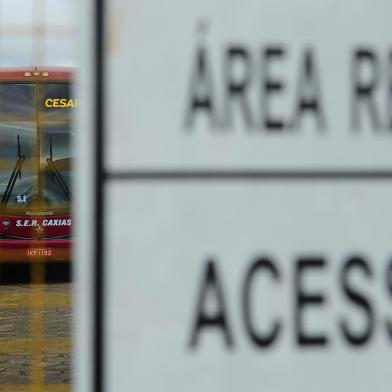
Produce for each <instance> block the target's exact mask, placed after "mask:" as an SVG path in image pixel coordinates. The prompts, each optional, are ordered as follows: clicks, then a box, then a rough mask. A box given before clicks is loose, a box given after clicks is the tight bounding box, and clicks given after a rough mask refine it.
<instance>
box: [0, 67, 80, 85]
mask: <svg viewBox="0 0 392 392" xmlns="http://www.w3.org/2000/svg"><path fill="white" fill-rule="evenodd" d="M74 74H75V68H70V67H19V68H14V67H4V68H3V67H0V82H2V81H17V82H23V81H26V82H31V81H36V80H58V81H71V80H72V79H73V76H74Z"/></svg>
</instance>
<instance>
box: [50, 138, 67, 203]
mask: <svg viewBox="0 0 392 392" xmlns="http://www.w3.org/2000/svg"><path fill="white" fill-rule="evenodd" d="M49 143H50V144H49V149H50V156H49V158H47V159H46V162H48V165H49V167H50V169H51V171H52V179H53V180H54V177H55V178H56V179H57V181H58V182H59V184H60V186H61V189H62V190H63V192H64V194H65V196H66V199H67V200H71V197H72V195H71V191H70V189H69V187H68V185H67V183H66V182H65V181H64V178H63V176H62V175H61V173H60V172H59V170H58V169H57V166H56V164H55V163H54V161H53V149H52V138H50V139H49Z"/></svg>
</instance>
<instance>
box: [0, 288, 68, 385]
mask: <svg viewBox="0 0 392 392" xmlns="http://www.w3.org/2000/svg"><path fill="white" fill-rule="evenodd" d="M71 288H72V284H71V283H61V284H18V285H3V286H0V392H2V391H4V392H12V391H18V392H23V391H37V392H39V391H46V392H49V391H50V392H52V391H53V392H60V391H61V392H62V391H70V390H71V387H70V384H71V380H72V375H71V329H72V328H71V323H72V312H71Z"/></svg>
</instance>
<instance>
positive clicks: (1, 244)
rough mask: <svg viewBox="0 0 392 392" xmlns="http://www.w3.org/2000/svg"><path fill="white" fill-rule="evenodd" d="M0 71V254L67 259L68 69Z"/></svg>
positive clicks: (11, 258) (17, 257) (69, 197)
mask: <svg viewBox="0 0 392 392" xmlns="http://www.w3.org/2000/svg"><path fill="white" fill-rule="evenodd" d="M7 72H8V73H6V72H3V74H2V73H1V71H0V198H1V204H0V258H1V259H2V260H6V261H35V260H50V261H69V260H70V249H71V241H72V240H71V237H72V216H71V200H72V190H71V173H72V172H71V164H72V158H71V139H72V128H71V115H72V111H73V110H74V109H75V108H76V107H77V105H78V102H77V100H76V99H74V98H73V97H72V94H71V84H70V83H71V72H70V71H65V70H62V71H61V72H60V71H53V70H37V69H34V70H31V71H29V70H25V71H23V72H22V71H20V75H19V74H18V73H17V72H16V71H14V73H13V74H14V77H13V78H12V77H11V78H10V77H9V73H10V71H7Z"/></svg>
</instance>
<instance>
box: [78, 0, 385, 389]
mask: <svg viewBox="0 0 392 392" xmlns="http://www.w3.org/2000/svg"><path fill="white" fill-rule="evenodd" d="M107 3H108V4H106V7H107V8H106V9H107V11H108V12H107V26H108V37H107V39H106V40H105V41H104V42H105V48H106V52H105V53H104V57H100V60H101V61H103V62H104V64H105V73H103V74H101V73H100V70H101V68H100V66H99V63H98V67H97V68H95V71H94V74H95V76H96V78H97V79H96V80H97V86H98V88H97V101H96V102H97V106H96V107H95V112H94V110H93V111H92V113H91V112H90V111H87V113H86V114H85V117H84V120H83V119H82V124H83V125H88V126H89V133H88V134H89V135H90V137H94V136H95V133H97V134H98V139H97V141H98V143H96V144H95V147H94V143H91V140H92V139H91V138H90V139H89V138H88V137H86V136H85V135H86V134H85V135H84V136H83V135H81V136H79V137H80V139H79V141H80V145H81V146H82V147H81V152H82V153H83V157H84V158H83V162H81V163H83V165H81V173H82V174H81V175H80V177H79V180H80V181H79V189H80V200H81V202H80V206H86V205H87V200H94V199H95V202H94V203H95V207H96V208H95V207H94V205H93V206H92V207H91V209H90V210H89V213H88V214H87V213H85V212H84V209H83V208H84V207H79V211H80V215H79V219H80V220H81V222H82V221H83V223H80V224H79V227H80V230H79V233H80V245H79V249H78V255H79V258H80V260H79V264H80V265H82V263H83V262H84V263H85V260H86V259H87V260H90V264H89V267H88V268H86V267H83V266H79V267H78V268H79V271H80V272H81V273H82V277H81V282H93V283H92V286H93V288H94V293H95V294H94V298H93V299H94V301H95V302H94V307H93V312H92V315H91V318H89V324H88V328H89V330H88V331H86V329H84V330H83V331H82V332H81V333H80V335H79V337H80V342H81V345H80V347H81V349H80V354H79V355H80V356H79V358H81V359H83V361H82V360H81V361H80V368H79V374H84V371H85V370H87V368H86V364H85V363H86V362H89V360H90V361H91V363H92V365H91V367H92V369H93V371H94V372H93V373H94V377H93V379H92V380H91V385H92V386H91V390H94V392H107V391H132V390H135V391H136V390H141V391H157V390H158V391H170V392H173V391H174V392H177V391H187V392H199V391H222V392H223V391H224V392H230V391H233V392H234V391H238V390H243V391H249V392H253V391H255V392H256V391H271V392H272V391H279V392H281V391H282V392H286V391H305V392H306V391H314V390H317V391H321V392H330V391H332V390H334V391H335V390H337V391H340V390H348V391H355V392H365V391H366V392H368V391H369V390H374V391H380V392H381V391H389V389H390V387H389V385H388V384H389V379H390V362H391V359H392V355H391V353H392V243H391V230H392V229H391V222H392V209H391V207H390V204H391V200H392V149H391V147H392V139H391V137H392V110H391V109H392V57H391V56H392V42H391V41H390V37H391V33H392V28H391V26H390V20H389V19H390V17H389V16H390V13H391V11H392V7H391V4H390V3H389V2H387V1H379V2H378V3H377V4H374V2H371V1H356V2H344V3H342V2H339V1H333V0H329V1H327V0H323V1H310V0H297V1H286V2H283V1H282V2H271V1H267V0H262V1H250V0H249V1H244V0H242V1H237V0H229V1H228V0H199V1H190V0H187V1H184V0H170V1H166V2H156V1H153V0H145V1H143V2H137V1H134V0H127V1H123V2H119V1H117V2H115V1H108V2H107ZM98 15H99V12H98ZM101 22H102V21H100V20H99V19H98V20H97V24H98V26H99V25H100V24H101ZM98 31H99V30H98ZM98 54H99V53H98ZM101 54H102V53H101ZM87 55H88V51H87V52H86V58H87ZM90 55H91V54H90ZM98 58H99V56H98ZM91 64H92V65H93V66H96V65H97V64H95V63H91V62H90V68H91V67H92V65H91ZM88 70H89V68H88V66H86V67H85V68H84V69H83V68H82V86H83V88H84V94H83V93H82V94H81V97H82V98H83V97H85V98H86V97H87V96H88V94H87V92H88V91H90V90H89V89H90V88H91V85H90V84H89V83H88V82H86V79H87V75H89V72H88ZM83 75H86V78H85V79H84V81H83ZM101 88H104V89H103V90H101ZM101 99H103V104H104V106H102V107H104V108H105V111H104V113H105V118H103V117H102V113H103V112H102V111H101V106H100V102H101V103H102V101H101ZM82 101H83V99H82ZM92 102H93V103H94V101H92ZM103 120H105V121H103ZM80 133H82V132H80ZM100 136H102V138H101V137H100ZM92 147H94V148H96V149H95V150H94V149H92ZM94 151H95V152H96V153H97V155H96V160H95V164H96V166H95V167H89V166H88V165H87V163H86V162H88V160H86V156H87V157H91V155H92V154H93V153H94ZM86 154H87V155H86ZM94 173H95V176H93V178H95V181H93V184H91V182H90V181H91V174H94ZM86 181H87V182H86ZM86 208H87V207H86ZM94 208H95V209H94ZM88 220H89V222H92V221H93V222H94V223H93V224H90V225H88V224H86V223H85V222H86V221H88ZM92 227H94V230H96V231H95V232H94V230H92V229H91V228H92ZM95 228H96V229H95ZM84 244H89V245H90V246H89V247H87V246H84ZM85 265H86V264H85ZM89 287H90V286H88V285H87V289H89ZM87 289H84V288H80V292H81V296H83V299H82V308H81V314H83V316H82V317H85V314H90V313H84V310H85V311H87V310H88V309H87V307H88V306H89V303H88V302H87V301H86V300H85V298H86V297H85V296H84V295H85V294H86V295H87ZM90 309H91V308H90ZM80 326H81V328H85V325H81V324H80ZM88 332H90V335H92V336H93V337H94V339H93V340H92V342H93V346H92V347H89V346H87V345H86V344H85V341H86V339H87V337H88V336H89V335H88ZM87 351H88V352H87ZM89 355H90V356H89ZM88 358H89V359H88ZM86 360H87V361H86ZM82 362H83V363H82ZM81 378H83V376H81ZM79 385H80V386H83V388H85V386H86V385H87V384H86V383H83V382H81V383H80V384H79ZM81 390H82V387H81ZM84 390H85V389H84Z"/></svg>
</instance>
